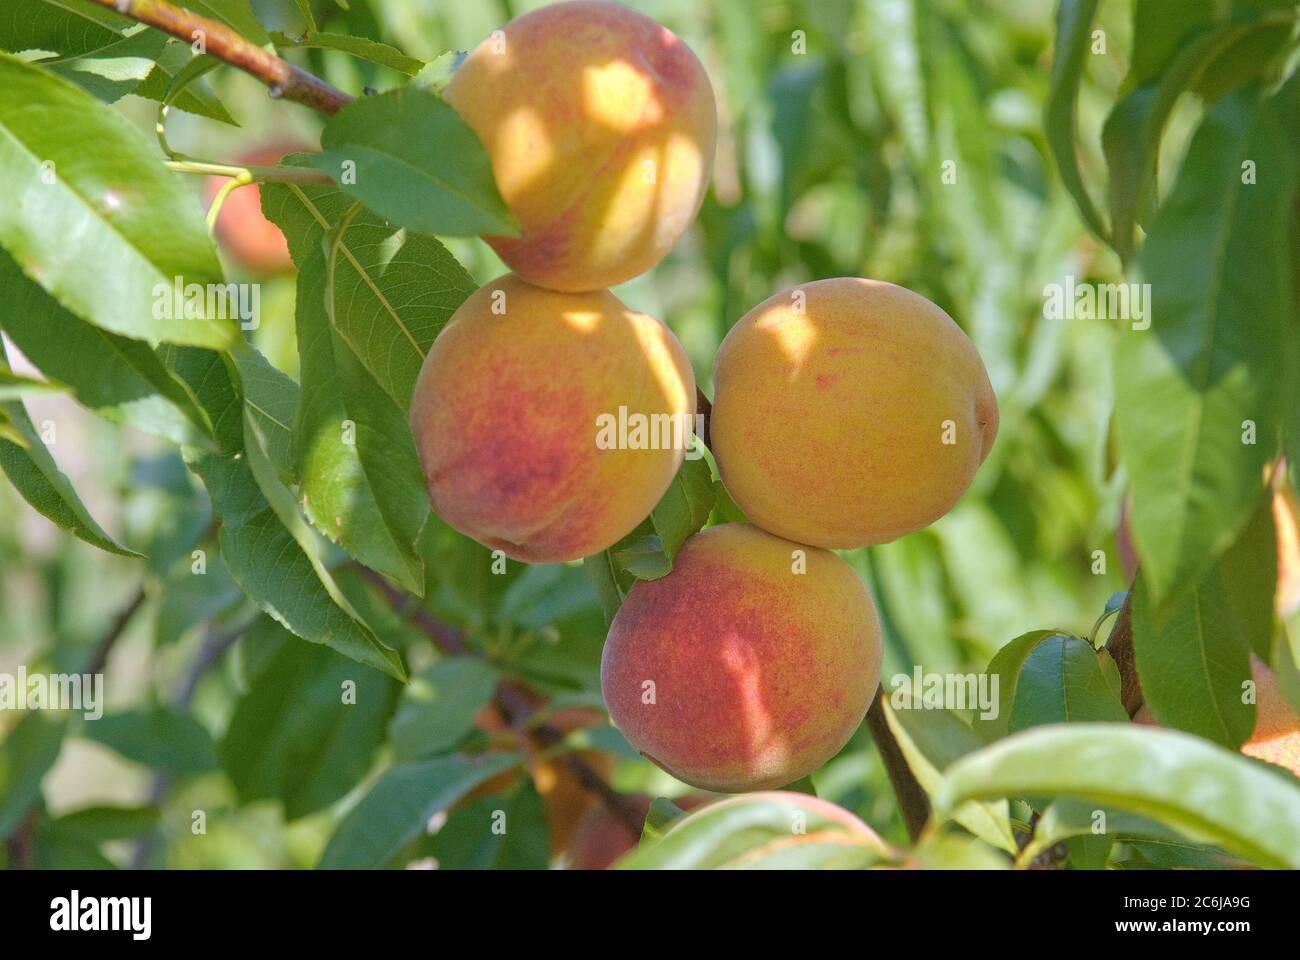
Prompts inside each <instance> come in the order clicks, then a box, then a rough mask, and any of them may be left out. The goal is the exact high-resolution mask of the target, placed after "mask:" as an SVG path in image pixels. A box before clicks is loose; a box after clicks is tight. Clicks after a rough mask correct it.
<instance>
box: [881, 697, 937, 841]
mask: <svg viewBox="0 0 1300 960" xmlns="http://www.w3.org/2000/svg"><path fill="white" fill-rule="evenodd" d="M887 696H888V694H886V693H885V691H884V689H883V688H882V689H880V690H877V691H876V699H875V701H874V702H873V703H872V704H871V709H870V710H868V711H867V729H868V730H869V731H870V732H871V739H872V740H874V741H875V742H876V749H877V750H879V751H880V759H881V760H882V761H884V764H885V772H886V773H887V774H889V782H890V784H891V785H892V786H893V788H894V795H895V796H896V797H897V798H898V811H899V813H901V814H902V817H903V825H904V826H905V827H907V835H908V836H909V837H911V838H912V840H913V841H916V840H917V839H918V838H919V837H920V836H921V831H922V830H924V829H925V824H926V821H928V820H929V819H930V798H929V797H927V796H926V794H925V790H923V789H922V788H921V784H920V783H919V782H918V781H917V779H916V777H915V775H913V773H912V768H911V767H909V766H908V765H907V759H906V758H905V757H904V756H903V750H902V748H901V747H899V745H898V741H897V740H895V739H894V732H893V731H892V730H890V729H889V721H888V720H886V719H885V697H887Z"/></svg>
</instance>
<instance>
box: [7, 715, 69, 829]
mask: <svg viewBox="0 0 1300 960" xmlns="http://www.w3.org/2000/svg"><path fill="white" fill-rule="evenodd" d="M67 726H68V725H67V723H66V721H65V720H64V719H63V718H62V717H61V716H57V715H56V716H46V715H45V714H44V713H39V712H32V713H28V714H27V715H26V716H24V717H23V718H22V719H21V720H19V721H18V722H17V723H16V724H14V726H13V728H12V729H10V731H9V733H8V735H7V736H6V737H5V739H4V741H3V742H0V837H7V836H9V835H10V834H11V833H13V832H14V830H15V829H16V828H17V827H18V826H19V825H20V824H21V823H22V820H23V817H25V816H26V815H27V812H28V810H29V809H30V808H31V806H32V804H33V803H35V802H36V800H37V799H38V798H39V797H40V795H41V780H42V779H43V778H44V777H45V774H46V772H47V771H49V769H50V767H52V766H54V761H55V760H57V759H58V757H59V749H60V747H62V746H63V734H64V732H65V731H66V729H67Z"/></svg>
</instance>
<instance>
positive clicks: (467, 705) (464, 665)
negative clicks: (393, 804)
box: [388, 657, 499, 763]
mask: <svg viewBox="0 0 1300 960" xmlns="http://www.w3.org/2000/svg"><path fill="white" fill-rule="evenodd" d="M498 679H499V677H498V675H497V671H496V670H495V669H494V668H493V667H492V666H491V665H490V664H488V663H486V662H485V661H483V660H481V659H479V658H478V657H448V658H447V659H445V660H439V661H438V662H437V663H435V664H434V665H433V666H431V667H428V668H427V669H425V670H422V671H421V672H420V673H418V674H416V675H415V676H414V677H412V678H411V682H410V683H409V684H408V685H407V687H406V689H405V690H404V691H403V692H402V701H401V705H400V706H399V707H398V709H397V714H396V716H394V717H393V721H392V723H391V724H390V725H389V730H388V737H389V739H390V740H391V741H392V744H393V757H394V759H395V760H396V761H397V762H398V763H404V762H406V761H407V760H419V759H421V758H423V757H428V756H433V755H435V754H439V753H446V752H447V751H448V750H451V749H453V748H454V747H456V745H457V744H459V743H460V742H461V741H462V740H464V739H465V737H466V736H468V735H469V733H470V731H472V730H473V729H474V718H475V717H476V716H478V712H479V711H480V710H482V709H483V707H484V706H486V705H487V703H488V702H489V701H490V700H491V699H492V692H493V691H494V690H495V689H496V685H497V680H498Z"/></svg>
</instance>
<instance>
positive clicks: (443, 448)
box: [411, 275, 695, 563]
mask: <svg viewBox="0 0 1300 960" xmlns="http://www.w3.org/2000/svg"><path fill="white" fill-rule="evenodd" d="M694 414H695V376H694V374H693V373H692V372H691V366H690V362H689V361H688V360H687V358H686V353H685V351H684V350H683V349H682V346H681V344H680V343H678V342H677V338H676V337H674V336H673V335H672V333H671V332H670V331H669V330H668V328H667V327H665V326H664V325H663V324H661V323H660V322H659V321H658V320H655V319H654V318H652V317H648V316H645V315H644V314H640V313H633V312H632V311H630V310H628V309H627V307H625V306H624V305H623V304H622V303H621V302H620V301H619V300H618V298H617V297H615V296H614V295H613V294H611V293H610V292H609V291H607V290H602V291H599V292H596V293H579V294H572V293H557V292H555V291H552V290H544V289H542V288H540V287H534V286H532V285H530V284H527V283H525V282H524V281H522V280H520V279H519V278H518V277H515V276H513V275H506V276H504V277H501V278H499V279H497V280H494V281H493V282H491V283H489V284H487V285H486V286H484V287H482V288H481V289H480V290H478V291H477V292H476V293H474V294H473V295H472V296H471V297H470V298H469V299H468V300H466V301H465V303H464V304H462V305H461V307H460V309H458V310H457V311H456V312H455V314H453V316H452V318H451V320H450V321H448V323H447V326H446V327H445V328H444V329H443V331H442V333H441V334H439V336H438V339H437V340H436V341H435V342H434V344H433V347H432V349H430V351H429V354H428V356H427V357H426V358H425V361H424V366H423V367H422V368H421V370H420V376H419V379H418V381H417V383H416V387H415V393H414V396H413V397H412V400H411V429H412V431H413V433H414V435H415V443H416V449H417V450H418V451H419V454H420V461H421V463H422V464H423V467H424V474H425V479H426V480H427V482H428V485H429V495H430V497H431V499H432V502H433V508H434V510H435V511H437V513H438V515H439V516H440V517H442V519H443V520H445V521H446V522H447V523H449V524H450V525H451V526H453V527H455V528H456V529H457V530H459V531H460V532H461V533H464V534H467V535H468V536H471V537H473V538H474V539H475V540H477V541H478V542H479V543H482V544H483V545H484V546H487V547H489V548H492V549H494V550H502V551H504V552H505V554H506V555H507V556H510V557H513V558H514V559H516V560H524V561H527V562H529V563H560V562H564V561H568V560H576V559H579V558H581V557H586V556H590V555H592V554H594V553H599V552H600V551H601V550H604V549H606V548H607V547H610V546H612V545H613V544H614V543H616V542H617V541H618V540H619V539H621V538H622V537H624V536H625V535H627V534H628V533H630V532H631V531H632V529H633V528H634V527H635V526H636V525H637V524H638V523H640V522H641V521H642V520H643V519H644V518H645V517H646V515H647V514H648V513H649V512H650V510H651V509H652V508H653V507H654V506H655V504H656V503H658V502H659V498H660V497H662V496H663V494H664V492H665V491H666V490H667V489H668V485H669V484H670V483H671V482H672V479H673V476H674V474H676V472H677V468H678V467H679V466H680V465H681V463H682V459H683V456H684V453H685V451H684V443H678V442H676V441H677V437H676V436H671V437H668V438H665V437H664V436H663V432H662V431H659V432H655V433H654V435H653V436H651V435H650V434H649V433H642V434H637V433H636V432H635V429H634V428H635V425H636V424H637V423H641V424H645V423H666V422H671V423H673V424H677V425H679V426H678V427H676V428H675V432H678V433H680V434H681V438H682V439H683V440H687V439H689V435H690V426H691V423H692V419H693V417H694ZM624 417H625V418H626V421H625V422H626V423H628V424H629V425H631V427H632V428H633V429H630V430H629V431H627V432H626V435H625V436H620V435H619V431H609V430H606V429H604V425H607V424H608V422H609V421H610V419H611V418H613V419H618V420H620V421H622V420H623V418H624Z"/></svg>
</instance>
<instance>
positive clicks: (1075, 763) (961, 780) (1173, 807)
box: [934, 723, 1300, 869]
mask: <svg viewBox="0 0 1300 960" xmlns="http://www.w3.org/2000/svg"><path fill="white" fill-rule="evenodd" d="M1058 794H1060V795H1065V796H1073V797H1083V798H1086V799H1089V800H1094V801H1096V802H1098V803H1102V804H1107V805H1113V806H1117V807H1122V808H1124V809H1126V810H1131V811H1132V812H1134V813H1138V814H1142V815H1144V816H1148V817H1151V818H1152V819H1155V820H1158V821H1160V822H1161V823H1165V824H1168V825H1169V826H1171V827H1173V828H1175V829H1176V830H1178V831H1179V832H1180V833H1181V834H1183V835H1184V836H1186V837H1188V838H1190V839H1191V840H1193V841H1195V842H1198V843H1212V844H1216V845H1219V846H1222V847H1223V848H1224V849H1226V850H1229V851H1232V852H1235V853H1239V854H1241V855H1242V856H1245V857H1247V858H1249V859H1250V860H1252V861H1254V862H1256V863H1258V864H1259V865H1260V866H1264V867H1269V868H1291V869H1295V868H1297V867H1300V786H1296V784H1295V781H1294V779H1292V778H1289V777H1286V776H1282V775H1279V774H1278V773H1276V772H1274V771H1272V770H1269V769H1266V768H1265V766H1264V765H1262V764H1258V763H1256V762H1255V761H1253V760H1249V759H1247V758H1246V757H1243V756H1241V755H1240V754H1237V753H1234V752H1232V751H1229V750H1225V749H1223V748H1222V747H1218V746H1215V745H1214V744H1211V743H1207V742H1206V741H1205V740H1202V739H1200V738H1199V737H1193V736H1189V735H1188V734H1185V733H1178V732H1176V731H1172V730H1160V729H1151V728H1149V727H1139V726H1137V725H1133V724H1130V725H1128V726H1124V725H1122V724H1111V723H1104V724H1087V723H1080V724H1073V723H1071V724H1061V725H1058V726H1049V727H1035V728H1034V729H1032V730H1026V731H1024V732H1023V733H1018V734H1015V735H1013V736H1011V737H1008V738H1007V739H1005V740H999V741H998V742H997V743H995V744H993V745H992V746H988V747H985V748H984V749H983V750H980V751H978V752H977V753H973V754H970V755H968V756H966V757H963V758H962V759H961V760H959V761H957V763H955V764H953V766H952V767H950V768H949V769H948V771H947V772H946V773H945V775H944V782H943V784H942V786H941V788H940V790H939V791H938V792H937V793H936V794H935V795H934V800H935V807H936V810H935V812H936V815H937V816H943V815H947V814H950V813H951V811H952V810H954V809H955V808H957V807H959V806H961V805H962V804H964V803H968V802H970V801H972V800H987V799H991V798H994V797H1023V796H1027V795H1049V796H1055V795H1058Z"/></svg>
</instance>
